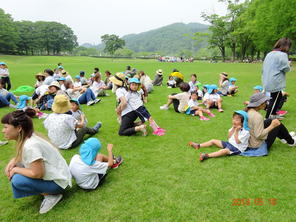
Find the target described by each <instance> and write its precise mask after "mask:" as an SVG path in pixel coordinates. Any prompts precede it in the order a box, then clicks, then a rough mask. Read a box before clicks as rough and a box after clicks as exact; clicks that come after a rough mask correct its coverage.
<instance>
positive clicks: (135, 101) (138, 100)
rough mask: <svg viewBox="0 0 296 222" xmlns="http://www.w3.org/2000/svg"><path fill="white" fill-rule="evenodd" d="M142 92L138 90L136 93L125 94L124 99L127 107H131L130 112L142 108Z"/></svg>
mask: <svg viewBox="0 0 296 222" xmlns="http://www.w3.org/2000/svg"><path fill="white" fill-rule="evenodd" d="M143 94H144V91H143V90H142V89H140V90H139V91H137V92H132V91H130V90H129V91H128V92H127V93H126V94H125V99H126V101H127V105H128V106H130V107H131V109H132V110H136V109H138V108H139V107H140V106H143V100H142V96H143Z"/></svg>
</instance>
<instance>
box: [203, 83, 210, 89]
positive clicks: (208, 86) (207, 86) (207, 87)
mask: <svg viewBox="0 0 296 222" xmlns="http://www.w3.org/2000/svg"><path fill="white" fill-rule="evenodd" d="M210 86H211V85H209V84H206V85H203V87H204V88H206V89H209V88H210Z"/></svg>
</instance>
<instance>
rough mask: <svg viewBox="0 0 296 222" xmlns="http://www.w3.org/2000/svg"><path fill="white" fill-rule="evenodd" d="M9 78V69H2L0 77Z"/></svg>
mask: <svg viewBox="0 0 296 222" xmlns="http://www.w3.org/2000/svg"><path fill="white" fill-rule="evenodd" d="M7 76H9V71H8V69H7V68H5V69H2V68H0V77H7Z"/></svg>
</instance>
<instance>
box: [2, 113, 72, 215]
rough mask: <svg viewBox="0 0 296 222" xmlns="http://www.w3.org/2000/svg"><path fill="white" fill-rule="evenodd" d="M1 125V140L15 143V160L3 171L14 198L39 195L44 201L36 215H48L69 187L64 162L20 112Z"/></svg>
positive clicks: (7, 116) (68, 177)
mask: <svg viewBox="0 0 296 222" xmlns="http://www.w3.org/2000/svg"><path fill="white" fill-rule="evenodd" d="M1 122H2V124H4V128H3V130H2V132H3V134H4V136H5V138H6V139H8V140H16V150H17V154H16V157H15V158H13V159H11V160H10V161H9V163H8V165H7V166H6V168H5V174H6V176H7V177H8V179H9V180H10V181H11V185H12V191H13V195H14V197H15V198H21V197H26V196H31V195H38V194H41V195H43V196H44V200H43V201H42V203H41V206H40V211H39V213H41V214H42V213H46V212H48V211H49V210H51V209H52V208H53V207H54V206H55V205H56V204H57V203H58V202H59V201H60V200H61V198H62V196H63V195H62V193H63V192H64V190H65V189H66V187H68V186H71V174H70V171H69V168H68V165H67V163H66V161H65V159H64V158H63V157H62V155H61V154H60V153H59V152H58V150H57V149H56V148H55V147H54V146H53V145H52V144H51V143H49V142H48V141H46V140H45V139H43V138H41V137H39V136H37V135H36V134H34V129H33V122H32V120H31V118H30V117H28V116H27V115H26V114H25V112H23V111H22V110H17V111H14V112H12V113H8V114H7V115H5V116H4V117H3V118H2V120H1ZM45 194H46V195H45Z"/></svg>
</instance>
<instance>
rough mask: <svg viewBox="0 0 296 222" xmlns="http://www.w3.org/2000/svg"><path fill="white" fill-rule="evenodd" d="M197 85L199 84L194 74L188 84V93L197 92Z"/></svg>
mask: <svg viewBox="0 0 296 222" xmlns="http://www.w3.org/2000/svg"><path fill="white" fill-rule="evenodd" d="M197 84H199V82H198V81H197V76H196V74H191V81H190V82H189V86H190V92H194V91H197V90H198V89H197Z"/></svg>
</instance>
